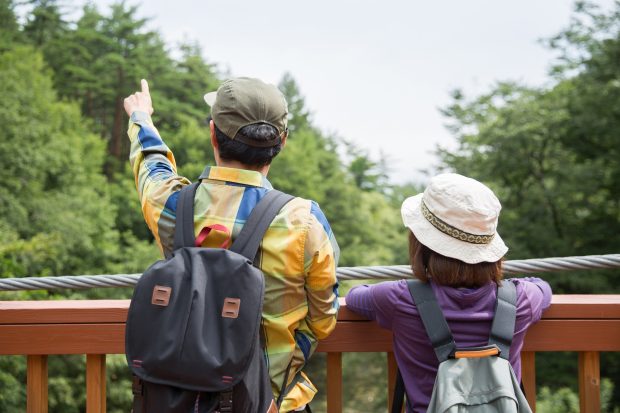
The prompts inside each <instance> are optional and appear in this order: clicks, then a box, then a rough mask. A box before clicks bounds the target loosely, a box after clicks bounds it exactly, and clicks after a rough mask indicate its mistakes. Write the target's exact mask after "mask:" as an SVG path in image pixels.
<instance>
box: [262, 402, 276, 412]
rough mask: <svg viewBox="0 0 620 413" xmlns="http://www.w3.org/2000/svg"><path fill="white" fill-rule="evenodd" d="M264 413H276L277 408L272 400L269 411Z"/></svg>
mask: <svg viewBox="0 0 620 413" xmlns="http://www.w3.org/2000/svg"><path fill="white" fill-rule="evenodd" d="M265 413H278V407H277V406H276V402H274V401H273V400H272V401H271V404H270V405H269V410H267V411H266V412H265Z"/></svg>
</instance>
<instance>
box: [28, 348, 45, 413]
mask: <svg viewBox="0 0 620 413" xmlns="http://www.w3.org/2000/svg"><path fill="white" fill-rule="evenodd" d="M27 364H28V366H27V374H28V376H27V379H26V388H27V390H26V397H27V399H26V411H27V412H28V413H47V356H40V355H31V356H28V361H27Z"/></svg>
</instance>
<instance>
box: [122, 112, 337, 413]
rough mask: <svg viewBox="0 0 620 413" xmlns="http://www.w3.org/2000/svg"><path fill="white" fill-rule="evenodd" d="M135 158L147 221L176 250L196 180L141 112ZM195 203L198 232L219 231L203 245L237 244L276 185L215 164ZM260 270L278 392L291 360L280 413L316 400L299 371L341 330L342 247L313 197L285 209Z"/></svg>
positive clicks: (134, 129) (133, 129)
mask: <svg viewBox="0 0 620 413" xmlns="http://www.w3.org/2000/svg"><path fill="white" fill-rule="evenodd" d="M129 138H130V141H131V155H130V160H131V163H132V167H133V171H134V173H135V175H136V184H137V188H138V192H139V194H140V198H141V202H142V207H143V208H142V210H143V213H144V217H145V220H146V222H147V224H148V225H149V228H150V229H151V231H152V233H153V235H154V236H155V239H156V241H157V243H158V244H159V245H160V248H161V249H162V251H163V252H164V253H165V254H168V253H170V252H171V250H172V244H173V234H174V225H175V221H176V204H177V196H178V191H179V190H180V189H181V188H182V187H183V186H184V185H187V184H188V183H189V181H188V180H187V179H185V178H182V177H180V176H178V175H177V174H176V165H175V163H174V156H173V155H172V152H171V151H170V150H169V149H168V147H167V146H166V145H165V144H164V143H163V141H162V139H161V138H160V136H159V134H158V132H157V130H156V129H155V127H154V126H153V124H152V122H151V120H150V118H149V117H148V115H146V114H140V113H139V112H134V114H133V115H132V119H131V122H130V127H129ZM201 182H202V183H201V185H200V186H199V187H198V190H197V193H196V197H195V200H194V222H195V228H194V229H195V234H196V235H197V234H198V233H199V232H200V231H201V229H202V228H204V227H205V226H208V225H213V224H219V225H222V226H224V227H225V228H226V231H223V229H222V230H221V231H213V232H211V234H209V236H208V237H207V238H206V239H205V241H204V242H203V244H202V245H203V246H205V247H206V246H209V247H217V246H220V245H222V244H223V243H225V242H226V239H227V238H228V236H229V235H231V236H232V240H233V241H234V239H235V237H236V236H237V235H238V234H239V231H240V230H241V228H242V227H243V225H244V223H245V221H246V219H247V217H248V216H249V215H250V213H251V211H252V209H253V208H254V207H255V206H256V204H257V203H258V201H260V199H261V198H262V197H263V196H264V195H265V194H266V193H267V191H269V190H270V189H271V184H270V183H269V181H268V180H267V179H266V177H265V176H263V175H262V174H261V173H260V172H257V171H252V170H244V169H237V168H226V167H208V168H206V169H205V171H204V172H203V174H202V175H201ZM259 254H260V267H261V269H262V270H263V273H264V274H265V299H264V306H263V331H264V335H265V345H266V360H267V363H268V367H269V372H270V376H271V379H272V388H273V389H274V394H276V395H277V392H278V391H279V389H280V387H281V386H282V383H283V381H284V376H285V371H286V370H287V367H288V365H289V363H290V364H291V373H290V375H289V380H288V381H289V383H290V382H291V380H295V381H296V384H295V385H294V386H292V385H291V387H290V390H289V391H288V392H287V396H286V398H285V399H284V402H283V405H282V409H281V411H289V410H293V409H295V408H297V407H300V406H303V405H304V404H305V403H307V402H309V401H310V400H311V399H312V397H313V396H314V394H315V393H316V389H315V387H314V386H313V385H312V383H311V382H310V381H309V380H308V379H307V377H305V375H303V374H299V375H298V374H296V373H297V372H299V371H300V370H301V368H302V367H303V366H304V364H305V363H306V361H307V360H308V358H309V357H310V355H311V354H312V353H313V351H314V350H315V348H316V343H317V340H318V339H322V338H325V337H326V336H327V335H328V334H329V333H330V332H331V331H332V330H333V328H334V327H335V323H336V315H337V310H338V301H337V282H336V278H335V268H336V265H337V259H338V246H337V243H336V240H335V238H334V236H333V234H332V232H331V229H330V227H329V224H328V222H327V220H326V219H325V216H324V215H323V213H322V212H321V210H320V208H319V207H318V205H317V204H316V203H314V202H312V201H308V200H304V199H301V198H295V199H294V200H293V201H291V202H290V203H289V204H288V205H286V206H285V207H284V208H283V209H282V211H280V213H279V214H278V216H277V217H276V219H275V220H274V221H273V222H272V224H271V226H270V227H269V229H268V230H267V233H266V235H265V237H264V239H263V243H262V245H261V249H260V250H259Z"/></svg>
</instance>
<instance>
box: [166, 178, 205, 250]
mask: <svg viewBox="0 0 620 413" xmlns="http://www.w3.org/2000/svg"><path fill="white" fill-rule="evenodd" d="M199 185H200V181H198V182H194V183H193V184H191V185H187V186H186V187H184V188H183V189H181V190H180V191H179V192H177V194H178V195H177V196H178V200H177V213H176V223H175V225H174V247H173V250H174V251H176V250H178V249H179V248H181V247H193V246H194V242H195V240H196V238H195V237H194V196H195V195H196V189H198V186H199ZM172 196H174V195H172Z"/></svg>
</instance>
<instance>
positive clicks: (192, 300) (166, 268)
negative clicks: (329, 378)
mask: <svg viewBox="0 0 620 413" xmlns="http://www.w3.org/2000/svg"><path fill="white" fill-rule="evenodd" d="M199 184H200V183H195V184H192V185H189V186H187V187H185V188H184V189H182V190H181V192H180V194H179V200H178V205H177V223H176V226H175V237H174V251H173V253H172V255H171V256H170V257H168V258H167V259H166V260H162V261H158V262H156V263H155V264H153V265H152V266H151V267H149V268H148V269H147V270H146V271H145V272H144V274H143V275H142V277H140V280H139V281H138V284H137V285H136V288H135V290H134V294H133V298H132V300H131V304H130V307H129V313H128V316H127V327H126V336H125V352H126V356H127V362H128V364H129V367H130V369H131V371H132V373H133V374H134V385H133V393H134V402H133V412H134V413H207V412H220V413H225V412H235V413H277V411H278V406H279V404H280V402H281V400H282V396H283V395H284V393H285V392H284V390H285V386H284V384H283V386H282V389H281V391H280V398H279V400H278V401H277V402H276V401H275V400H274V399H273V392H272V388H271V380H270V378H269V374H268V367H267V364H266V362H265V356H264V352H263V346H262V345H261V337H262V336H261V313H262V306H263V294H264V278H263V273H262V272H261V270H260V269H259V268H258V261H257V259H258V256H257V251H258V248H259V245H260V243H261V241H262V239H263V236H264V234H265V232H266V230H267V228H268V227H269V225H270V224H271V222H272V220H273V219H274V217H275V216H276V215H277V213H278V211H280V209H281V208H282V207H283V206H284V205H285V204H286V203H287V202H289V201H290V200H291V199H293V197H292V196H290V195H286V194H284V193H282V192H279V191H275V190H271V191H269V192H268V193H267V194H266V195H265V196H264V197H263V199H262V200H261V201H260V202H259V204H258V205H257V206H256V207H255V208H254V210H253V211H252V214H251V215H250V217H249V218H248V221H247V222H246V224H245V225H244V226H243V228H242V230H241V232H240V233H239V236H238V237H237V239H236V240H235V242H234V243H233V245H232V246H231V248H230V249H224V248H199V247H196V246H195V244H198V243H197V242H196V241H195V239H194V222H193V221H194V219H193V217H194V195H195V193H196V188H197V187H198V185H199ZM255 264H256V265H255ZM289 369H290V364H289ZM285 376H286V377H285V379H284V383H286V382H287V379H288V371H287V372H286V374H285Z"/></svg>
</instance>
